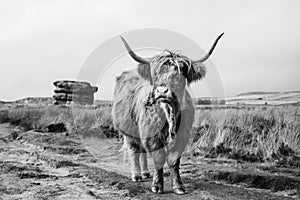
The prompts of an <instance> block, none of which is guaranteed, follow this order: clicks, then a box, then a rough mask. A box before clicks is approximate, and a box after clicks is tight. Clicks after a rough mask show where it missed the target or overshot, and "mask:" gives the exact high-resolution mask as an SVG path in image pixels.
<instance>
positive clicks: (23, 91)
mask: <svg viewBox="0 0 300 200" xmlns="http://www.w3.org/2000/svg"><path fill="white" fill-rule="evenodd" d="M299 19H300V1H297V0H289V1H284V0H281V1H278V0H266V1H261V0H260V1H258V0H252V1H240V0H226V1H224V0H223V1H222V0H219V1H216V0H207V1H196V0H195V1H189V0H186V1H174V0H170V1H158V0H157V1H155V0H151V1H141V0H135V1H130V0H129V1H124V0H119V1H115V0H85V1H82V0H77V1H76V0H59V1H55V0H48V1H46V0H36V1H30V0H27V1H22V0H7V1H0V67H1V71H0V99H1V100H15V99H19V98H23V97H28V96H52V95H53V89H54V88H53V85H52V82H53V81H54V80H59V79H76V77H77V75H78V72H79V70H80V67H81V66H82V64H83V63H84V62H85V60H86V59H87V57H88V56H89V54H90V53H91V52H93V50H94V49H95V48H97V47H98V46H99V45H100V44H102V43H103V42H104V41H106V40H108V39H110V38H111V37H113V36H116V35H120V34H122V33H123V32H127V31H130V30H134V29H140V28H149V27H152V28H162V29H169V30H172V31H176V32H178V33H181V34H183V35H186V36H187V37H189V38H191V39H192V40H194V41H195V42H197V43H198V44H199V45H200V46H201V47H203V49H208V48H209V47H210V45H211V43H212V41H213V40H214V39H215V37H216V36H217V35H218V34H220V33H221V32H225V35H224V37H223V38H222V40H220V43H219V45H218V46H217V48H216V50H215V51H214V54H213V56H212V57H211V60H212V62H213V63H214V64H215V66H216V68H217V70H218V72H219V74H220V76H221V79H222V81H223V85H224V89H225V93H226V95H227V96H232V95H236V94H238V93H242V92H248V91H291V90H300V78H299V77H298V76H299V74H300V66H299V65H300V64H299V63H300V20H299ZM162 48H167V47H162ZM182 51H183V52H184V50H182ZM99 59H100V58H99ZM130 67H131V66H130ZM132 67H133V66H132ZM208 73H209V71H208ZM208 75H209V74H208ZM110 76H112V74H110ZM109 80H110V81H111V83H107V86H110V87H112V86H113V84H114V78H110V79H109ZM102 84H103V83H102ZM201 84H202V83H201V82H199V83H197V84H195V85H193V88H197V87H199V88H201V87H203V85H202V86H201ZM98 86H99V88H100V90H99V92H97V94H96V98H97V99H109V98H110V97H111V93H112V91H111V89H109V90H104V89H103V90H102V88H104V87H107V86H106V85H101V81H100V82H99V85H98ZM195 95H196V96H207V91H203V93H201V92H199V90H196V94H195Z"/></svg>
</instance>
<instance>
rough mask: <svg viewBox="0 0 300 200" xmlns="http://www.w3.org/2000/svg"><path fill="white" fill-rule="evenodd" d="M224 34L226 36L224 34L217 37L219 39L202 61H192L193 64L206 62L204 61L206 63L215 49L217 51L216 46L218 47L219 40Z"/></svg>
mask: <svg viewBox="0 0 300 200" xmlns="http://www.w3.org/2000/svg"><path fill="white" fill-rule="evenodd" d="M223 34H224V33H222V34H220V35H219V36H218V37H217V39H216V40H215V42H214V43H213V45H212V47H211V48H210V50H209V52H208V53H207V54H206V55H205V56H204V57H203V58H201V59H199V60H192V63H197V62H204V61H206V60H207V59H208V58H209V56H210V55H211V54H212V52H213V51H214V49H215V47H216V45H217V43H218V41H219V39H220V38H221V37H222V35H223Z"/></svg>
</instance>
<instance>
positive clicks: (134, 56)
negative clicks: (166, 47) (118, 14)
mask: <svg viewBox="0 0 300 200" xmlns="http://www.w3.org/2000/svg"><path fill="white" fill-rule="evenodd" d="M120 38H121V40H122V42H123V43H124V45H125V47H126V50H127V52H128V53H129V55H130V56H131V57H132V58H133V59H134V60H135V61H137V62H139V63H143V64H147V63H149V61H148V60H147V59H145V58H142V57H140V56H139V55H137V54H135V53H134V51H133V50H132V49H131V48H130V46H129V45H128V43H127V42H126V40H125V39H124V38H123V37H122V36H120Z"/></svg>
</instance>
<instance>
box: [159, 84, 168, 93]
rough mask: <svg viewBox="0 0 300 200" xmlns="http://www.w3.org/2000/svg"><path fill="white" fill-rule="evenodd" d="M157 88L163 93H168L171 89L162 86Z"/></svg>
mask: <svg viewBox="0 0 300 200" xmlns="http://www.w3.org/2000/svg"><path fill="white" fill-rule="evenodd" d="M157 90H158V92H159V93H161V94H167V93H168V91H169V88H167V87H163V86H160V87H158V88H157Z"/></svg>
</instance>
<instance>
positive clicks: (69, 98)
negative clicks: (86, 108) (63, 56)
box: [53, 80, 98, 105]
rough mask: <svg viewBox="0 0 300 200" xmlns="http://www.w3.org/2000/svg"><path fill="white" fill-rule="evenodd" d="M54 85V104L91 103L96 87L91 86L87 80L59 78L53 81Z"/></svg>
mask: <svg viewBox="0 0 300 200" xmlns="http://www.w3.org/2000/svg"><path fill="white" fill-rule="evenodd" d="M53 85H54V86H55V89H54V93H55V94H54V95H53V98H54V99H55V102H54V104H55V105H58V104H70V103H71V102H73V103H75V104H82V105H92V104H93V103H94V93H95V92H97V90H98V87H95V86H91V84H90V83H88V82H79V81H69V80H61V81H55V82H53Z"/></svg>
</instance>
